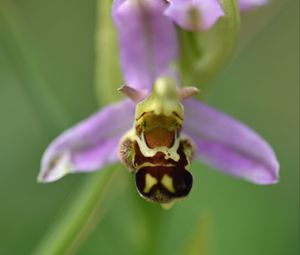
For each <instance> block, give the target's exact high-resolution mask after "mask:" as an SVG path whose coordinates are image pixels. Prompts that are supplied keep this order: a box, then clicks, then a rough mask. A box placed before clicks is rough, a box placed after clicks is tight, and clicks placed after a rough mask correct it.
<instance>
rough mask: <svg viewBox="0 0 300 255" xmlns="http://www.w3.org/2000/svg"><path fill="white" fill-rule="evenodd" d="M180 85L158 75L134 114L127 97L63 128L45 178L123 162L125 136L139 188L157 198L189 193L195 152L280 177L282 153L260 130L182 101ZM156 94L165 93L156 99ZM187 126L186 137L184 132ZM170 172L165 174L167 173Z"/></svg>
mask: <svg viewBox="0 0 300 255" xmlns="http://www.w3.org/2000/svg"><path fill="white" fill-rule="evenodd" d="M170 81H172V82H170ZM174 84H176V82H175V81H174V80H173V79H172V78H164V77H162V78H159V79H158V80H157V81H156V83H155V85H154V87H153V93H154V94H153V93H152V94H150V95H149V94H148V95H149V96H148V97H147V98H146V99H144V100H142V101H140V102H139V103H138V104H137V106H136V110H135V114H134V109H135V106H134V103H133V102H130V101H129V100H128V99H126V100H124V101H122V102H120V103H117V104H113V105H110V106H108V107H106V108H104V109H103V110H101V111H100V112H98V113H96V114H95V115H92V116H91V117H90V118H88V119H87V120H85V121H83V122H81V123H80V124H78V125H76V126H75V127H74V128H71V129H70V130H68V131H66V132H64V133H63V134H62V135H61V136H59V137H58V138H57V139H55V140H54V141H53V142H52V144H50V146H49V147H48V149H47V150H46V152H45V154H44V157H43V159H42V168H41V171H40V175H39V178H38V179H39V181H41V182H51V181H55V180H57V179H59V178H61V177H62V176H64V175H65V174H67V173H75V172H88V171H94V170H98V169H100V168H102V167H103V166H105V165H107V164H111V163H114V162H117V161H118V147H119V144H120V141H122V142H121V145H120V157H121V159H122V160H123V162H125V163H126V165H127V166H128V167H129V168H130V169H131V170H133V171H134V173H135V174H136V185H137V189H138V191H139V192H140V193H141V194H142V195H143V196H144V197H146V198H148V199H149V200H152V201H156V202H160V203H164V202H170V200H172V199H175V198H179V197H182V196H185V195H187V194H188V193H189V191H190V189H191V186H192V176H191V174H190V172H189V168H190V162H191V160H192V158H193V155H194V158H195V159H199V160H202V161H203V162H205V163H206V164H208V165H211V166H213V167H216V168H218V169H219V170H221V171H223V172H225V173H227V174H230V175H233V176H236V177H239V178H242V179H245V180H248V181H250V182H253V183H256V184H272V183H276V182H277V180H278V162H277V160H276V156H275V154H274V152H273V151H272V149H271V148H270V146H269V145H268V144H267V143H266V142H265V141H264V140H263V139H262V138H261V137H260V136H259V135H257V134H255V132H254V131H252V130H251V129H249V128H248V127H246V126H245V125H244V124H242V123H240V122H238V121H236V120H234V119H232V118H231V117H229V116H227V115H225V114H223V113H221V112H218V111H217V110H215V109H212V108H210V107H208V106H207V105H205V104H203V103H201V102H198V101H196V100H193V99H187V98H188V97H189V96H185V97H184V98H185V99H186V100H185V101H183V105H181V103H180V101H179V99H178V98H179V96H178V97H177V94H175V93H174V91H179V95H180V89H179V90H178V89H177V90H174V89H172V88H176V86H175V85H174ZM172 86H173V87H172ZM188 91H193V90H188ZM176 93H177V92H176ZM183 94H186V93H185V90H183ZM188 94H190V95H193V94H194V92H192V93H188ZM130 95H132V93H131V94H130ZM153 95H160V96H159V97H156V100H153V97H154V96H153ZM154 98H155V97H154ZM124 116H126V117H125V118H124ZM158 120H159V121H158ZM141 121H142V122H141ZM133 122H134V126H133V127H132V123H133ZM182 128H183V129H182ZM181 129H182V133H183V134H184V135H186V136H180V134H181ZM128 130H129V131H128ZM133 130H134V132H133ZM143 130H144V131H143ZM145 130H146V131H145ZM136 138H138V140H137V139H136ZM128 141H129V142H128ZM132 141H135V143H134V144H133V143H132ZM146 145H147V146H146ZM134 146H135V147H134ZM133 148H134V149H133ZM136 155H138V157H136ZM154 166H159V168H160V169H164V170H162V171H158V170H157V168H156V170H155V171H154V172H152V170H151V168H153V167H154ZM179 166H180V167H179ZM176 167H179V168H178V169H180V171H182V172H178V171H179V170H178V169H177V168H176ZM154 168H155V167H154ZM172 168H174V171H171V169H172ZM150 173H151V174H150ZM163 173H165V175H163ZM147 174H148V175H147ZM147 176H148V177H147ZM164 176H167V177H165V179H163V178H164ZM174 176H176V178H174V179H173V177H174ZM154 177H155V178H154ZM147 178H148V179H147ZM151 178H152V179H151ZM157 178H158V179H159V180H160V181H163V180H164V181H163V182H164V183H165V185H164V186H159V185H158V186H155V185H157V183H156V182H158V181H157ZM178 183H179V184H178ZM158 184H160V185H162V184H161V183H158ZM173 185H174V186H173ZM152 186H153V188H154V190H155V191H153V192H152V191H151V188H152ZM166 186H168V187H169V189H166ZM172 190H173V192H172ZM147 191H148V192H147ZM177 192H178V193H177Z"/></svg>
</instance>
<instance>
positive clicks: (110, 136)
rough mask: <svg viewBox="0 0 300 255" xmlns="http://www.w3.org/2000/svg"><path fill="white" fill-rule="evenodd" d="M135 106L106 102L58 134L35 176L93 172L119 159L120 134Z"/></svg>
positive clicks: (42, 179)
mask: <svg viewBox="0 0 300 255" xmlns="http://www.w3.org/2000/svg"><path fill="white" fill-rule="evenodd" d="M134 109H135V105H134V103H132V102H131V101H130V100H128V99H126V100H124V101H121V102H119V103H116V104H112V105H109V106H107V107H105V108H104V109H102V110H100V111H99V112H97V113H95V114H94V115H92V116H90V117H89V118H87V119H86V120H83V121H82V122H80V123H78V124H77V125H75V126H74V127H72V128H70V129H69V130H67V131H65V132H64V133H62V134H61V135H60V136H58V137H57V138H56V139H55V140H54V141H53V142H52V143H51V144H50V145H49V146H48V148H47V149H46V151H45V153H44V155H43V158H42V163H41V170H40V173H39V176H38V181H40V182H52V181H56V180H58V179H59V178H61V177H63V176H64V175H66V174H67V173H74V172H88V171H95V170H98V169H100V168H101V167H103V166H105V165H107V164H110V163H113V162H116V161H118V152H117V150H118V144H119V140H120V138H121V136H122V135H123V134H124V133H125V132H126V131H127V130H129V129H130V128H131V125H132V120H133V119H134Z"/></svg>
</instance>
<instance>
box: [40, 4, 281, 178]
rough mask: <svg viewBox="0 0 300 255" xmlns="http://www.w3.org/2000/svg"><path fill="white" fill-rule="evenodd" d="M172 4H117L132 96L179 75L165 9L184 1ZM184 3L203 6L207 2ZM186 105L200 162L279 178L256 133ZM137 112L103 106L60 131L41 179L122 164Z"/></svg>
mask: <svg viewBox="0 0 300 255" xmlns="http://www.w3.org/2000/svg"><path fill="white" fill-rule="evenodd" d="M169 2H170V4H168V3H167V2H166V1H161V0H115V1H114V5H113V18H114V21H115V24H116V26H117V28H118V31H119V35H120V44H121V61H122V65H123V71H124V76H125V80H126V82H127V84H129V85H130V86H131V87H133V88H134V89H132V90H129V91H127V93H126V94H127V95H129V96H130V97H131V98H134V99H135V100H141V99H142V98H144V97H145V96H147V95H149V94H150V93H151V91H152V85H153V84H154V83H155V81H157V80H158V79H159V78H160V77H161V76H171V77H173V78H174V79H177V80H178V77H177V75H176V72H175V68H174V61H176V58H177V53H178V46H177V40H176V35H175V29H174V26H173V24H172V22H171V21H170V19H168V18H166V15H165V12H168V8H175V7H176V6H179V5H177V4H179V3H181V2H184V1H175V0H174V1H169ZM186 2H189V3H193V4H194V5H196V6H197V8H198V7H199V6H200V5H202V4H203V2H205V1H196V0H195V1H186ZM208 2H215V3H217V1H208ZM172 4H173V6H172ZM174 5H175V6H174ZM199 8H200V7H199ZM201 8H204V7H201ZM207 8H208V7H207ZM209 8H211V7H209ZM183 9H184V8H183ZM212 9H214V8H212ZM173 11H175V9H173ZM201 17H202V16H201ZM210 23H212V22H211V21H210ZM139 91H140V92H139ZM183 105H184V109H185V111H184V112H185V113H184V124H183V131H182V132H183V133H184V134H186V135H187V136H189V137H190V138H191V139H192V140H193V142H194V143H195V146H196V150H195V158H196V159H198V160H201V161H203V162H204V163H206V164H207V165H210V166H212V167H214V168H217V169H219V170H220V171H223V172H224V173H227V174H230V175H233V176H236V177H239V178H242V179H245V180H248V181H250V182H253V183H256V184H272V183H276V182H277V181H278V172H279V164H278V162H277V159H276V156H275V154H274V152H273V150H272V149H271V147H270V146H269V145H268V144H267V143H266V142H265V141H264V140H263V139H262V138H261V137H260V136H259V135H258V134H256V133H255V132H254V131H253V130H251V129H250V128H249V127H247V126H245V125H244V124H242V123H240V122H239V121H237V120H235V119H233V118H232V117H229V116H228V115H226V114H224V113H221V112H219V111H217V110H215V109H213V108H211V107H209V106H207V105H205V104H204V103H201V102H199V101H196V100H193V99H189V100H186V101H184V102H183ZM134 113H135V103H134V102H132V101H130V100H128V99H126V100H123V101H121V102H118V103H115V104H112V105H109V106H107V107H105V108H104V109H102V110H100V111H99V112H97V113H95V114H94V115H92V116H91V117H89V118H88V119H86V120H84V121H82V122H81V123H79V124H77V125H76V126H74V127H73V128H71V129H69V130H67V131H66V132H64V133H63V134H61V135H60V136H59V137H58V138H56V139H55V140H54V141H53V142H52V143H51V144H50V145H49V147H48V148H47V150H46V152H45V153H44V156H43V158H42V164H41V170H40V173H39V176H38V180H39V181H41V182H52V181H55V180H57V179H59V178H61V177H62V176H64V175H65V174H67V173H77V172H88V171H95V170H98V169H101V168H102V167H104V166H105V165H107V164H111V163H114V162H117V161H118V144H119V142H120V139H121V137H122V136H123V135H124V134H125V133H126V132H127V131H128V130H130V129H131V127H132V123H133V122H134ZM166 182H168V180H166Z"/></svg>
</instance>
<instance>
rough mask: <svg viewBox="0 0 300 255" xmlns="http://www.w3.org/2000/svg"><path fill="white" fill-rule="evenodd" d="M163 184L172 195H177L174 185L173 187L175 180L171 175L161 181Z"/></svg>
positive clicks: (165, 176)
mask: <svg viewBox="0 0 300 255" xmlns="http://www.w3.org/2000/svg"><path fill="white" fill-rule="evenodd" d="M161 184H162V185H164V187H165V188H166V189H167V190H168V191H170V192H172V193H175V188H174V185H173V179H172V178H171V177H170V176H169V175H167V174H165V175H164V176H163V178H162V179H161Z"/></svg>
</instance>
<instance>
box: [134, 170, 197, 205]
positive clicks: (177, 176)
mask: <svg viewBox="0 0 300 255" xmlns="http://www.w3.org/2000/svg"><path fill="white" fill-rule="evenodd" d="M135 178H136V187H137V190H138V191H139V193H140V194H141V195H142V196H143V197H144V198H146V199H148V200H150V201H153V202H157V203H168V202H171V201H172V200H174V199H177V198H182V197H185V196H187V195H188V194H189V193H190V191H191V188H192V185H193V177H192V175H191V174H190V173H189V171H187V170H185V169H182V168H180V167H178V166H149V167H143V168H141V169H140V170H139V171H138V172H137V173H136V176H135ZM148 180H150V181H151V183H149V181H148Z"/></svg>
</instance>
